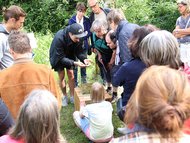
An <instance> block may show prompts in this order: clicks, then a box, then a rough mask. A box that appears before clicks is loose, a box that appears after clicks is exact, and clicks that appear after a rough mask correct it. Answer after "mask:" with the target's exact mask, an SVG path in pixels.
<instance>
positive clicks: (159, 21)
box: [151, 1, 179, 31]
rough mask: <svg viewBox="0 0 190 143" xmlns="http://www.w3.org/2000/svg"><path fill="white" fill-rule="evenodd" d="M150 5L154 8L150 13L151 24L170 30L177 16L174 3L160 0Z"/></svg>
mask: <svg viewBox="0 0 190 143" xmlns="http://www.w3.org/2000/svg"><path fill="white" fill-rule="evenodd" d="M151 7H152V9H153V10H154V11H153V13H152V15H151V22H152V24H155V25H156V26H157V27H159V28H161V29H166V30H168V31H172V30H173V29H174V28H175V23H176V20H177V17H178V16H179V13H178V11H177V6H176V3H172V2H163V1H160V2H157V3H152V6H151Z"/></svg>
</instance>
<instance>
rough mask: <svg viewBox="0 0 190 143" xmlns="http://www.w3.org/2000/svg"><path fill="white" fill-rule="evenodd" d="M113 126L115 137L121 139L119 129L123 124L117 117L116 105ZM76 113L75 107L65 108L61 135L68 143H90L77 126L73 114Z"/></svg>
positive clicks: (62, 112) (62, 115) (71, 105)
mask: <svg viewBox="0 0 190 143" xmlns="http://www.w3.org/2000/svg"><path fill="white" fill-rule="evenodd" d="M113 108H114V112H113V119H112V120H113V125H114V137H119V136H121V134H119V133H118V132H117V128H118V127H122V126H123V123H122V122H121V121H120V120H119V118H118V117H117V115H116V105H115V104H113ZM73 112H74V105H73V104H69V105H68V106H67V107H63V108H62V110H61V133H62V135H63V136H64V138H66V140H67V141H68V143H88V142H89V141H88V139H87V138H86V137H85V135H84V134H83V132H82V131H81V130H80V129H79V128H78V127H77V126H76V125H75V123H74V121H73V118H72V114H73Z"/></svg>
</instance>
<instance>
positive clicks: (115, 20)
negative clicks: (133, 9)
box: [107, 9, 125, 30]
mask: <svg viewBox="0 0 190 143" xmlns="http://www.w3.org/2000/svg"><path fill="white" fill-rule="evenodd" d="M122 20H125V15H124V13H123V11H122V10H120V9H112V10H111V11H110V12H109V13H108V15H107V21H108V23H109V25H110V28H111V29H112V30H116V28H117V26H118V25H119V23H120V21H122Z"/></svg>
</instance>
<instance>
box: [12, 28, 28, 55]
mask: <svg viewBox="0 0 190 143" xmlns="http://www.w3.org/2000/svg"><path fill="white" fill-rule="evenodd" d="M8 43H9V47H10V53H11V54H12V56H13V58H14V57H15V56H16V55H24V54H28V53H31V51H32V50H31V46H30V40H29V38H28V36H27V34H26V33H24V32H21V31H18V30H13V31H11V33H10V34H9V37H8Z"/></svg>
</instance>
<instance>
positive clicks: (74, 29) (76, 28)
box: [68, 23, 88, 43]
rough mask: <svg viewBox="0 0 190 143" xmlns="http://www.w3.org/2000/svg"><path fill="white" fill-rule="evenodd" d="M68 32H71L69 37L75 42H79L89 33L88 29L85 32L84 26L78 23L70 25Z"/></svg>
mask: <svg viewBox="0 0 190 143" xmlns="http://www.w3.org/2000/svg"><path fill="white" fill-rule="evenodd" d="M68 32H69V37H70V38H71V40H72V41H73V42H74V43H77V42H79V41H80V38H83V37H85V36H86V35H87V34H88V32H87V31H85V32H84V29H83V27H82V26H81V25H80V24H78V23H74V24H72V25H70V26H69V29H68Z"/></svg>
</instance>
